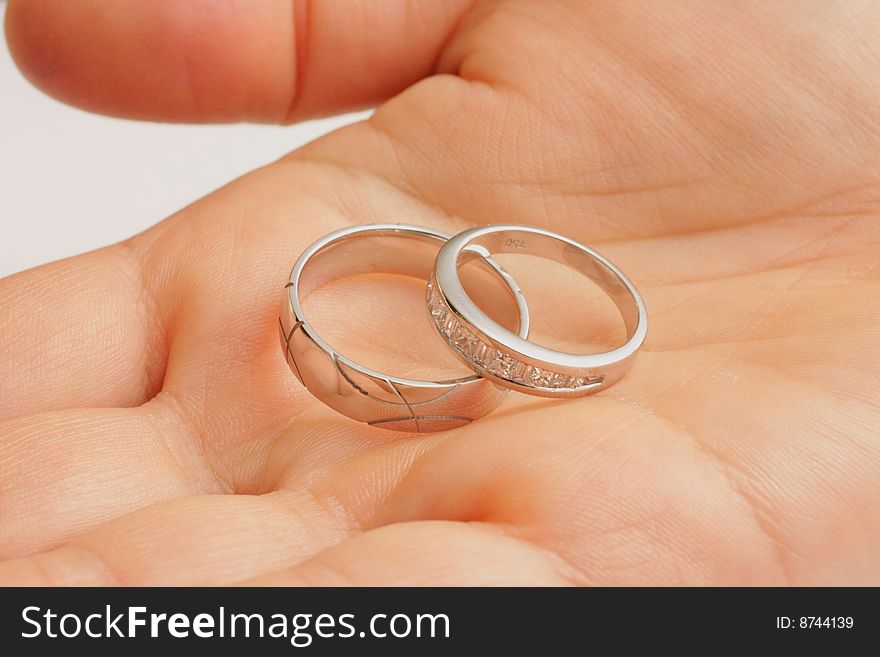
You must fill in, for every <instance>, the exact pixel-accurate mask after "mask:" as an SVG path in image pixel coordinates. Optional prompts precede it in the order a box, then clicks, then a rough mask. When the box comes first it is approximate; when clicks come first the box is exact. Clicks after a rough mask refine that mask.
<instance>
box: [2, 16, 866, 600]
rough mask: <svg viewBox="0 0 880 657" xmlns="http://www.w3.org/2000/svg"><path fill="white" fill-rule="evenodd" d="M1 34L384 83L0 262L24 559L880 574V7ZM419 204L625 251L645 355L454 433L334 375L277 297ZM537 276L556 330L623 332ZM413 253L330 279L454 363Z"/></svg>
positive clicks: (307, 78)
mask: <svg viewBox="0 0 880 657" xmlns="http://www.w3.org/2000/svg"><path fill="white" fill-rule="evenodd" d="M74 5H75V6H74ZM309 5H310V6H309ZM6 31H7V36H8V39H9V44H10V48H11V49H12V53H13V55H14V57H15V59H16V61H17V63H18V65H19V66H20V67H21V70H22V71H23V72H24V74H25V75H26V76H27V77H28V78H29V79H30V80H32V81H33V82H34V84H36V85H38V86H39V87H40V88H42V89H43V90H45V91H46V92H47V93H49V94H51V95H53V96H55V97H57V98H59V99H61V100H63V101H65V102H68V103H72V104H76V105H79V106H82V107H84V108H85V109H88V110H91V111H96V112H104V113H108V114H113V115H121V116H130V117H135V118H141V119H151V120H167V121H193V122H199V121H240V120H249V121H266V122H290V121H297V120H301V119H304V118H307V117H311V116H315V115H319V114H326V113H332V112H337V111H341V110H344V109H348V108H352V107H360V106H368V105H372V104H378V109H377V111H376V113H375V115H374V116H373V117H372V118H370V119H369V120H367V121H364V122H361V123H358V124H355V125H352V126H350V127H346V128H343V129H342V130H339V131H337V132H335V133H333V134H331V135H329V136H327V137H325V138H323V139H321V140H319V141H317V142H315V143H312V144H310V145H308V146H306V147H305V148H302V149H300V150H298V151H296V152H294V153H292V154H290V155H289V156H287V157H285V158H284V159H282V160H281V161H279V162H276V163H274V164H271V165H270V166H267V167H264V168H262V169H260V170H258V171H255V172H254V173H252V174H250V175H248V176H245V177H244V178H242V179H240V180H237V181H235V182H232V183H230V184H229V185H228V186H226V187H224V188H223V189H220V190H218V191H217V192H215V193H213V194H211V195H210V196H208V197H206V198H204V199H202V200H200V201H198V202H197V203H195V204H193V205H191V206H190V207H188V208H186V209H184V210H182V211H181V212H179V213H178V214H176V215H174V216H172V217H171V218H169V219H166V220H165V221H162V222H161V223H159V224H158V225H156V226H155V227H154V228H151V229H150V230H148V231H147V232H145V233H143V234H141V235H138V236H136V237H133V238H132V239H130V240H128V241H126V242H124V243H121V244H116V245H113V246H110V247H107V248H105V249H101V250H99V251H96V252H94V253H88V254H85V255H81V256H78V257H75V258H71V259H68V260H64V261H61V262H57V263H53V264H49V265H46V266H43V267H39V268H37V269H34V270H31V271H27V272H23V273H21V274H17V275H15V276H12V277H9V278H6V279H4V280H2V281H0V309H2V312H0V447H2V448H0V527H2V540H0V559H2V561H0V583H2V584H147V585H153V584H209V585H212V584H230V583H250V584H279V585H286V584H414V585H421V584H474V585H482V584H529V585H531V584H550V585H556V584H578V585H590V584H600V585H601V584H612V585H617V584H628V585H643V584H644V585H647V584H673V585H675V584H685V585H708V584H721V585H742V584H783V585H784V584H791V585H810V584H819V585H825V584H862V585H869V584H873V585H877V584H880V561H878V559H877V555H878V554H880V504H877V500H878V499H880V394H878V393H880V339H878V338H880V265H878V263H880V221H878V220H880V85H878V84H877V80H878V79H880V41H878V40H877V39H876V35H877V34H878V33H880V3H872V2H839V3H826V2H803V1H798V2H773V3H764V2H742V3H731V2H714V3H709V2H697V1H694V2H681V1H676V2H671V1H670V2H663V1H660V0H657V1H655V2H650V3H641V2H638V3H637V2H604V1H598V2H589V3H587V2H556V1H549V2H542V3H534V2H517V1H515V0H501V1H498V2H485V3H484V2H478V3H470V2H444V3H434V2H427V1H425V2H401V1H396V2H383V3H368V2H356V1H351V2H341V1H340V2H336V1H330V2H320V3H317V2H315V3H296V2H295V3H290V2H282V1H281V0H279V1H278V2H266V3H252V2H247V1H245V0H229V1H227V2H223V3H215V2H212V3H208V2H204V1H196V0H174V1H171V0H165V1H161V2H159V1H157V2H150V3H144V2H139V1H137V0H114V1H113V2H110V1H109V0H94V1H93V2H90V3H87V4H86V3H63V2H59V1H57V0H55V1H53V0H10V2H9V7H8V13H7V20H6ZM134 156H136V155H134V154H133V157H134ZM121 166H124V163H121ZM47 184H51V181H47ZM388 218H393V219H398V220H404V221H411V222H413V223H420V224H425V225H430V226H435V227H437V228H440V229H443V230H446V231H449V232H456V231H458V230H461V229H463V228H465V227H467V226H471V225H476V224H481V223H485V222H486V221H505V222H512V223H524V224H531V225H535V226H541V227H546V228H549V229H552V230H557V231H559V232H563V233H565V234H567V235H570V236H571V237H573V238H575V239H577V240H580V241H582V242H584V243H587V244H589V245H591V246H594V247H596V248H597V249H598V250H600V251H601V252H602V253H603V254H606V255H607V256H608V257H609V258H610V259H611V260H613V261H614V262H615V263H617V264H618V265H619V266H620V267H621V268H622V269H623V270H624V271H626V272H627V273H628V274H629V275H630V276H631V278H632V279H633V280H634V282H635V283H636V285H637V286H638V287H639V288H640V290H641V292H642V293H643V295H644V297H645V301H646V303H647V306H648V309H649V313H650V318H651V326H650V329H649V336H648V339H647V341H646V343H645V345H644V349H643V351H642V353H641V355H640V357H639V358H638V359H637V361H636V364H635V365H634V367H633V369H632V370H631V371H630V373H629V375H628V376H627V377H626V378H625V379H624V380H622V381H621V382H620V383H619V384H618V385H616V386H615V387H613V388H611V389H609V390H607V391H604V392H602V393H601V394H599V395H597V396H595V397H590V398H586V399H581V400H574V401H553V400H545V399H539V398H531V397H527V396H516V395H510V396H509V397H510V398H509V399H508V400H507V401H506V402H505V403H504V405H503V406H502V407H501V408H499V409H498V410H497V411H496V412H494V413H493V414H492V415H490V416H487V417H485V418H483V419H481V420H479V421H478V422H475V423H473V424H471V425H469V426H465V427H463V428H460V429H456V430H452V431H448V432H444V433H441V434H432V435H407V434H398V433H391V432H383V431H380V430H378V429H373V428H369V427H365V426H361V425H359V424H357V423H355V422H353V421H349V420H348V419H346V418H344V417H341V416H338V415H336V414H335V413H334V412H333V411H331V410H329V409H327V408H325V407H323V406H322V405H321V404H320V403H319V402H317V401H316V400H314V399H313V398H312V397H311V396H310V395H309V393H308V392H306V391H305V390H304V389H303V388H302V387H301V386H300V385H299V384H298V382H297V381H296V380H295V379H294V378H293V376H292V375H291V373H290V372H289V370H288V369H287V366H286V365H285V363H284V361H283V359H282V357H281V354H280V351H279V348H278V338H277V328H276V327H277V324H276V322H277V319H276V316H277V315H276V314H277V302H278V297H279V292H280V290H281V287H282V286H283V284H284V282H285V279H286V275H287V272H288V271H289V268H290V266H291V264H292V262H293V260H294V259H295V257H296V255H297V254H298V253H299V252H300V251H301V250H302V249H303V248H304V247H305V246H307V245H308V244H309V243H311V242H312V241H313V240H315V239H316V238H318V237H319V236H321V235H323V234H324V233H326V232H328V231H330V230H333V229H336V228H339V227H342V226H345V225H349V224H353V223H368V222H373V221H378V220H385V219H388ZM516 271H517V274H518V275H519V274H520V273H521V274H522V279H523V282H524V286H525V287H526V293H527V294H529V298H530V299H534V302H533V303H532V309H533V313H534V317H535V330H536V335H538V336H547V337H546V340H547V341H550V340H553V339H555V340H557V343H564V344H577V343H578V342H581V343H583V342H584V341H587V342H588V343H595V344H598V345H602V344H606V343H610V342H611V341H613V339H614V338H615V336H618V334H619V331H620V328H619V327H617V325H616V324H615V321H614V317H613V313H611V312H610V311H609V310H608V306H607V304H606V305H603V304H605V303H606V302H604V301H603V300H602V298H601V295H597V294H590V293H588V292H584V293H583V294H582V295H581V293H580V292H577V291H576V290H579V289H580V287H584V286H582V285H581V286H580V287H579V286H578V285H576V284H575V283H572V284H571V286H569V285H568V283H566V285H565V286H563V285H561V284H559V285H554V284H553V283H552V281H551V278H552V277H548V276H546V275H544V276H541V273H542V269H541V268H540V267H537V268H535V267H532V268H529V267H528V266H525V265H524V266H523V268H522V269H518V270H516ZM554 271H555V270H554ZM571 280H572V281H574V280H575V279H571ZM421 286H422V284H421V283H419V282H418V281H408V282H402V281H400V280H395V279H390V278H388V277H384V278H382V277H372V278H363V277H360V278H353V279H348V280H346V281H340V282H338V283H336V284H333V285H331V286H327V287H326V288H323V289H321V290H319V291H318V292H316V293H315V295H314V296H313V297H311V299H312V300H313V301H312V302H311V306H309V307H310V308H313V309H314V312H315V313H316V323H317V324H319V325H320V326H321V327H326V329H325V335H327V338H328V339H335V340H337V341H342V342H345V345H346V353H348V354H349V355H351V356H352V357H359V358H361V359H362V360H363V361H365V362H368V364H371V365H375V366H382V367H385V368H387V369H389V370H392V369H393V371H395V372H398V373H401V374H407V373H410V374H413V373H421V374H426V373H430V372H431V371H433V370H432V369H431V368H432V367H434V368H435V369H437V368H438V366H436V365H432V363H440V365H439V368H441V369H442V368H446V369H444V370H443V372H446V373H460V372H461V369H460V367H459V366H457V365H456V364H455V361H454V359H452V357H451V356H450V355H448V354H447V353H446V352H445V351H444V349H443V347H442V346H438V345H437V341H436V340H435V339H434V338H432V336H431V334H430V328H429V327H428V323H427V319H426V318H425V316H424V309H423V308H422V307H421V294H422V292H421V290H422V289H423V288H422V287H421ZM530 291H531V292H530ZM572 295H574V296H572ZM578 295H581V296H578ZM573 300H574V301H573ZM364 312H376V313H378V314H379V315H381V320H377V321H378V324H377V326H374V327H372V328H364V327H363V325H362V324H360V323H359V322H358V320H357V315H358V314H359V313H364ZM352 315H355V317H352ZM318 320H320V321H318ZM563 320H564V321H563ZM334 326H336V328H334ZM584 327H587V328H584ZM334 331H335V333H334ZM383 331H387V332H388V333H386V334H385V335H395V334H397V335H399V336H400V341H399V343H392V344H389V343H391V342H392V341H391V340H388V339H385V340H383V339H382V335H383ZM392 331H393V332H392ZM346 341H347V342H346ZM456 368H458V369H456Z"/></svg>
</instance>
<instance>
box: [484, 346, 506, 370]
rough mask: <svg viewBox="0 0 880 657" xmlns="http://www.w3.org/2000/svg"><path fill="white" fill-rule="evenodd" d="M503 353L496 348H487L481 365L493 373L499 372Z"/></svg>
mask: <svg viewBox="0 0 880 657" xmlns="http://www.w3.org/2000/svg"><path fill="white" fill-rule="evenodd" d="M503 356H504V355H503V354H502V353H501V352H500V351H498V350H497V349H491V348H490V349H489V351H488V353H487V354H486V356H485V362H484V364H483V366H484V367H485V368H486V369H487V370H489V371H490V372H492V373H494V374H501V370H502V364H501V361H502V358H503Z"/></svg>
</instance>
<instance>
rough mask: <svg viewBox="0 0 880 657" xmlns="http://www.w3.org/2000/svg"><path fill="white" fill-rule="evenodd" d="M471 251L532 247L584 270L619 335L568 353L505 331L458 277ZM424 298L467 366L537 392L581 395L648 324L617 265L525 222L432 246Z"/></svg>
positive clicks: (619, 363)
mask: <svg viewBox="0 0 880 657" xmlns="http://www.w3.org/2000/svg"><path fill="white" fill-rule="evenodd" d="M474 251H477V252H480V253H482V255H483V256H484V257H489V256H490V254H495V253H522V254H530V255H535V256H539V257H543V258H548V259H551V260H556V261H559V262H561V263H563V264H565V265H567V266H569V267H570V268H572V269H574V270H575V271H577V272H580V273H582V274H584V275H585V276H586V277H587V278H589V279H590V280H592V281H593V282H594V283H596V284H597V285H598V286H599V287H600V288H601V289H602V290H603V291H604V292H605V293H606V294H608V296H610V297H611V299H612V300H613V301H614V303H615V305H616V306H617V309H618V310H619V311H620V314H621V316H622V317H623V323H624V325H625V326H626V336H627V339H626V342H625V343H624V344H623V345H622V346H620V347H618V348H616V349H613V350H611V351H607V352H604V353H598V354H571V353H566V352H562V351H556V350H554V349H549V348H547V347H544V346H541V345H539V344H536V343H534V342H530V341H529V340H527V339H526V337H524V336H522V335H516V334H514V333H512V332H510V331H508V330H507V329H505V328H504V327H503V326H500V325H499V324H498V323H497V322H495V321H494V320H493V319H492V318H491V317H489V316H488V315H487V314H486V313H484V312H483V311H482V310H481V309H480V308H479V307H478V305H477V304H476V303H474V301H473V300H472V299H471V297H470V296H469V295H468V293H467V292H465V288H464V286H463V285H462V282H461V278H460V276H459V267H460V266H461V263H462V255H463V254H465V253H470V252H474ZM427 304H428V310H429V312H430V315H431V318H432V319H433V320H434V324H435V326H436V327H437V329H438V331H439V332H440V335H441V336H442V337H443V339H444V340H445V341H446V343H447V344H448V345H449V346H450V347H451V348H452V350H453V351H454V352H455V353H456V354H458V356H459V358H461V359H462V360H463V361H464V362H466V363H467V364H468V365H469V366H470V367H472V368H473V369H474V370H476V371H477V372H478V373H479V374H480V375H482V376H483V377H485V378H487V379H489V380H491V381H493V382H495V383H497V384H499V385H501V386H505V387H507V388H511V389H513V390H518V391H520V392H525V393H528V394H531V395H538V396H542V397H580V396H583V395H587V394H590V393H593V392H597V391H598V390H601V389H603V388H607V387H608V386H610V385H611V384H613V383H614V382H616V381H617V380H618V379H620V377H622V376H623V375H624V373H625V372H626V370H627V369H628V368H629V366H630V365H631V363H632V360H633V358H634V356H635V355H636V352H637V351H638V349H639V347H641V345H642V342H643V341H644V339H645V333H646V331H647V328H648V318H647V314H646V311H645V304H644V302H643V301H642V297H641V295H639V293H638V291H637V290H636V288H635V286H633V284H632V283H631V282H630V280H629V279H628V278H627V277H626V276H625V275H624V274H623V272H621V271H620V270H619V269H618V268H617V267H615V266H614V265H613V264H612V263H611V262H609V261H608V260H607V259H606V258H604V257H602V256H601V255H599V254H598V253H596V252H595V251H593V250H592V249H590V248H588V247H586V246H584V245H583V244H579V243H578V242H575V241H574V240H571V239H569V238H567V237H564V236H562V235H559V234H557V233H553V232H550V231H548V230H541V229H539V228H531V227H528V226H514V225H489V226H482V227H479V228H472V229H470V230H466V231H464V232H462V233H459V234H458V235H456V236H455V237H453V238H451V239H450V240H449V241H448V242H446V244H445V245H444V246H443V247H442V248H441V249H440V252H439V253H438V254H437V260H436V263H435V266H434V273H433V275H432V276H431V280H430V281H429V283H428V290H427Z"/></svg>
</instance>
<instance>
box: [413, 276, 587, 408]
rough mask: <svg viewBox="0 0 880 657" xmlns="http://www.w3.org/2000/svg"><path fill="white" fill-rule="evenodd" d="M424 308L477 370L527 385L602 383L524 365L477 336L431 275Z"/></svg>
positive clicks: (559, 387) (571, 386) (549, 386)
mask: <svg viewBox="0 0 880 657" xmlns="http://www.w3.org/2000/svg"><path fill="white" fill-rule="evenodd" d="M427 303H428V312H429V313H430V314H431V319H432V320H433V321H434V325H435V326H436V327H437V330H438V331H439V332H440V335H441V336H442V337H443V339H444V340H445V341H446V343H447V344H448V345H449V346H450V347H452V349H453V350H454V351H457V352H458V354H459V355H460V356H462V357H463V358H465V359H466V360H468V361H469V362H471V363H472V364H473V365H475V366H476V367H477V369H478V370H485V371H487V372H489V373H491V374H494V375H495V376H497V377H499V378H502V379H505V380H507V381H511V382H513V383H517V384H520V385H523V386H528V387H530V388H541V389H545V390H548V391H551V390H553V391H556V390H578V389H585V388H589V387H593V386H596V385H599V384H601V383H602V377H601V376H600V377H585V376H571V375H569V374H562V373H561V372H554V371H551V370H548V369H544V368H540V367H536V366H534V365H528V364H526V363H524V362H522V361H520V360H517V359H516V358H513V357H512V356H510V355H508V354H505V353H502V352H501V351H500V350H499V349H496V348H495V347H493V346H491V345H489V344H488V343H486V342H484V341H483V340H481V339H480V338H479V337H478V336H477V334H476V333H474V332H473V331H472V330H470V329H469V328H468V327H467V326H466V325H465V324H464V323H463V322H462V321H461V320H459V319H458V318H457V317H456V316H455V313H454V312H452V310H451V309H450V308H449V306H448V305H447V303H446V301H445V300H444V299H443V295H442V294H440V292H439V291H438V290H437V285H436V281H435V280H434V278H433V276H432V277H431V280H430V281H428V287H427Z"/></svg>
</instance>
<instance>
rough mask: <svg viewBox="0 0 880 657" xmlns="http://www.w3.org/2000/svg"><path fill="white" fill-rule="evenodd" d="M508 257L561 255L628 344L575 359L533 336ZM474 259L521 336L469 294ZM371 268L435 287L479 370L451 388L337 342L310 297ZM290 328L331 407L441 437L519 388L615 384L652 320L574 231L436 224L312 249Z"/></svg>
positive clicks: (561, 390)
mask: <svg viewBox="0 0 880 657" xmlns="http://www.w3.org/2000/svg"><path fill="white" fill-rule="evenodd" d="M497 253H524V254H529V255H534V256H538V257H543V258H549V259H552V260H556V261H558V262H560V263H563V264H565V265H567V266H569V267H570V268H572V269H574V270H575V271H577V272H579V273H581V274H583V275H584V276H585V277H587V278H588V279H589V280H591V281H593V282H594V283H596V284H597V285H598V286H599V287H600V288H601V289H602V290H603V291H604V292H605V293H606V294H608V296H609V297H610V298H611V299H612V300H613V301H614V303H615V304H616V306H617V308H618V310H619V311H620V314H621V316H622V318H623V323H624V325H625V327H626V336H627V337H626V341H625V343H624V344H623V345H621V346H619V347H617V348H615V349H612V350H611V351H607V352H604V353H597V354H574V353H567V352H562V351H556V350H553V349H549V348H547V347H544V346H542V345H539V344H536V343H534V342H531V341H529V340H528V335H529V315H528V308H527V305H526V301H525V299H524V298H523V295H522V291H521V290H520V289H519V286H518V285H517V284H516V282H515V281H514V280H513V279H512V278H511V276H510V274H509V273H508V272H507V271H506V270H505V269H504V268H503V267H501V265H499V264H498V263H497V262H496V261H495V260H494V259H493V258H492V255H493V254H497ZM468 262H473V263H474V264H475V265H476V267H477V268H478V269H480V270H481V272H482V274H483V277H482V278H481V279H480V286H481V287H480V290H481V292H487V293H488V294H489V295H490V298H495V296H497V295H502V296H503V297H505V298H506V300H508V301H509V303H510V308H511V309H512V310H513V312H514V315H515V317H516V324H517V325H516V326H515V327H514V330H510V329H508V328H506V327H505V326H502V325H501V324H500V323H499V322H498V321H496V320H495V319H493V318H492V317H491V316H490V315H489V314H487V312H486V311H485V309H483V308H481V306H480V305H479V304H478V303H477V302H476V301H475V299H473V298H472V297H471V295H470V294H468V292H467V291H465V285H464V284H463V283H462V267H463V266H464V265H465V264H466V263H468ZM364 272H382V273H391V274H401V275H406V276H413V277H416V278H420V279H423V280H426V281H427V292H426V301H427V308H428V312H429V315H430V318H431V320H432V323H433V325H434V326H435V327H436V329H437V331H438V332H439V335H440V337H442V339H443V340H444V341H445V343H446V344H447V346H448V347H449V348H450V349H451V350H452V352H453V353H454V354H455V355H456V356H458V358H459V360H461V361H462V362H463V363H464V364H465V365H467V367H468V368H469V369H470V371H471V372H473V374H471V375H468V376H463V377H460V378H456V379H451V380H441V381H430V380H417V379H408V378H403V377H398V376H393V375H389V374H385V373H382V372H378V371H376V370H373V369H371V368H368V367H365V366H363V365H361V364H358V363H355V362H354V361H352V360H351V359H349V358H347V357H346V356H344V355H343V354H341V353H339V351H337V350H336V349H334V348H333V347H332V346H330V345H329V344H327V343H326V342H325V341H324V340H323V339H322V338H321V337H320V336H319V335H318V334H317V332H316V331H315V329H314V327H313V326H312V324H311V323H310V322H309V320H308V318H307V317H306V315H305V313H304V312H303V308H302V303H301V299H302V298H303V297H304V296H305V295H307V294H309V293H310V292H311V291H312V290H314V289H315V288H317V287H320V286H321V285H324V284H325V283H328V282H329V281H331V280H334V279H337V278H342V277H345V276H350V275H354V274H359V273H364ZM469 289H471V288H469ZM481 299H482V297H481ZM279 329H280V333H281V345H282V349H283V351H284V354H285V358H286V360H287V363H288V364H289V365H290V368H291V369H292V370H293V372H294V374H295V375H296V377H297V378H298V379H299V380H300V382H301V383H302V384H303V385H304V386H305V387H306V388H307V389H308V390H309V392H311V393H312V395H314V396H315V397H317V398H318V399H319V400H320V401H322V402H324V403H325V404H326V405H328V406H330V407H331V408H333V409H335V410H336V411H338V412H340V413H342V414H343V415H347V416H348V417H350V418H352V419H355V420H358V421H361V422H365V423H367V424H370V425H373V426H376V427H381V428H384V429H392V430H398V431H407V432H432V431H442V430H446V429H451V428H454V427H457V426H460V425H462V424H466V423H468V422H471V421H472V420H475V419H477V418H479V417H482V416H483V415H486V414H487V413H489V412H490V411H491V410H492V409H493V408H495V406H497V404H498V403H499V402H500V401H501V399H502V396H503V393H504V392H507V391H508V390H509V389H512V390H516V391H519V392H524V393H527V394H530V395H538V396H543V397H580V396H583V395H587V394H591V393H594V392H597V391H599V390H601V389H604V388H607V387H608V386H610V385H612V384H613V383H614V382H616V381H617V380H618V379H620V377H622V376H623V375H624V373H625V372H626V371H627V369H628V368H629V367H630V365H631V364H632V361H633V358H634V357H635V355H636V352H637V351H638V350H639V348H640V347H641V345H642V342H643V341H644V339H645V334H646V332H647V313H646V311H645V305H644V302H643V301H642V297H641V296H640V295H639V293H638V291H637V290H636V288H635V286H634V285H633V284H632V282H630V280H629V279H628V278H627V277H626V276H625V275H624V274H623V272H621V271H620V270H619V269H618V268H617V267H616V266H615V265H613V264H612V263H611V262H610V261H608V260H607V259H606V258H604V257H603V256H601V255H599V254H598V253H596V252H595V251H593V250H592V249H590V248H588V247H586V246H584V245H583V244H579V243H578V242H575V241H574V240H571V239H569V238H567V237H565V236H563V235H559V234H557V233H553V232H551V231H547V230H542V229H539V228H532V227H528V226H516V225H488V226H482V227H478V228H472V229H470V230H466V231H464V232H462V233H459V234H458V235H456V236H454V237H450V236H448V235H446V234H445V233H442V232H440V231H436V230H433V229H430V228H424V227H420V226H412V225H404V224H392V223H388V224H372V225H364V226H354V227H351V228H344V229H341V230H338V231H335V232H333V233H330V234H329V235H326V236H324V237H322V238H321V239H319V240H318V241H316V242H315V243H314V244H312V245H311V246H309V247H308V248H307V249H306V250H305V251H304V252H303V254H302V255H301V256H300V257H299V259H298V260H297V261H296V264H295V265H294V267H293V270H292V271H291V274H290V280H289V282H288V283H287V285H286V287H285V290H284V295H283V298H282V302H281V313H280V319H279Z"/></svg>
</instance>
